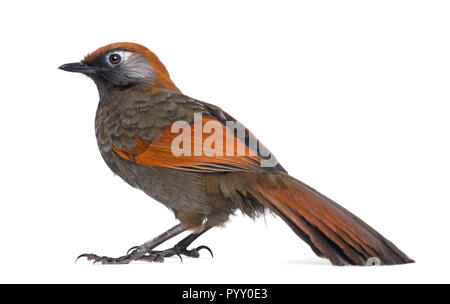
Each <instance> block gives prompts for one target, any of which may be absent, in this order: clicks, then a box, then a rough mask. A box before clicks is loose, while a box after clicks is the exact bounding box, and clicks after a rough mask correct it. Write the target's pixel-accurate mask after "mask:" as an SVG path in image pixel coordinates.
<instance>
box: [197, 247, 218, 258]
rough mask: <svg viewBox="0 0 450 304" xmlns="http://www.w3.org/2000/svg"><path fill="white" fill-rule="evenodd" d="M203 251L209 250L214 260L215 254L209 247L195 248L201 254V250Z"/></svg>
mask: <svg viewBox="0 0 450 304" xmlns="http://www.w3.org/2000/svg"><path fill="white" fill-rule="evenodd" d="M202 249H206V250H208V251H209V253H210V254H211V257H212V258H213V257H214V254H213V252H212V250H211V249H210V248H209V247H208V246H199V247H197V248H195V250H197V251H199V252H200V250H202Z"/></svg>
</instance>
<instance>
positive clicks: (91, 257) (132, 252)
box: [77, 245, 214, 264]
mask: <svg viewBox="0 0 450 304" xmlns="http://www.w3.org/2000/svg"><path fill="white" fill-rule="evenodd" d="M203 249H205V250H207V251H209V253H210V254H211V256H214V255H213V253H212V251H211V249H210V248H209V247H207V246H199V247H197V248H194V249H191V250H188V249H187V248H186V247H184V246H180V245H175V246H174V247H173V248H170V249H166V250H162V251H156V250H151V251H147V252H146V251H145V248H143V247H141V246H136V247H132V248H130V249H129V250H128V253H127V254H126V255H124V256H121V257H118V258H111V257H107V256H99V255H96V254H92V253H88V254H86V253H85V254H82V255H80V256H79V257H78V258H77V261H78V259H80V258H86V259H87V260H88V261H94V264H96V263H100V264H128V263H130V262H132V261H145V262H160V263H162V262H164V258H168V257H172V256H174V255H176V256H178V257H179V258H180V260H181V261H183V258H182V257H181V256H182V255H184V256H187V257H192V258H198V257H199V256H200V253H199V252H200V251H201V250H203Z"/></svg>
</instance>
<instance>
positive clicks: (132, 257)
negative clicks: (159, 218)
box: [77, 224, 195, 264]
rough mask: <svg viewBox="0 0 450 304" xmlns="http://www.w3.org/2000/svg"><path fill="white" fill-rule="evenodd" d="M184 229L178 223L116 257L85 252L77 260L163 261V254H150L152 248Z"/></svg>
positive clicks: (104, 261) (114, 262) (121, 262)
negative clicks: (125, 253) (129, 251)
mask: <svg viewBox="0 0 450 304" xmlns="http://www.w3.org/2000/svg"><path fill="white" fill-rule="evenodd" d="M185 230H186V229H185V228H183V227H182V226H181V224H178V225H176V226H174V227H173V228H171V229H169V230H167V231H166V232H164V233H163V234H161V235H159V236H157V237H155V238H153V239H151V240H150V241H148V242H146V243H144V244H142V245H141V246H138V247H135V249H134V250H133V251H132V252H131V253H129V254H127V255H124V256H121V257H118V258H110V257H106V256H98V255H96V254H91V253H89V254H86V253H85V254H82V255H80V256H79V257H78V258H77V260H78V259H79V258H83V257H84V258H87V259H88V261H94V263H102V264H128V263H130V262H131V261H148V262H162V261H164V256H160V255H159V254H152V249H153V248H155V247H156V246H158V245H160V244H162V243H164V242H165V241H167V240H169V239H171V238H173V237H174V236H177V235H178V234H180V233H182V232H183V231H185ZM194 240H195V238H194ZM175 254H176V253H175Z"/></svg>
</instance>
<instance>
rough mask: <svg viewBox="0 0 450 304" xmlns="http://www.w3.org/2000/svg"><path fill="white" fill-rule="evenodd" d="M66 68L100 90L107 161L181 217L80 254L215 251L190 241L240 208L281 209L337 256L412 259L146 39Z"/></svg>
mask: <svg viewBox="0 0 450 304" xmlns="http://www.w3.org/2000/svg"><path fill="white" fill-rule="evenodd" d="M59 69H61V70H64V71H69V72H76V73H81V74H84V75H86V76H88V77H89V78H90V79H92V80H93V82H94V83H95V85H96V87H97V89H98V93H99V103H98V107H97V112H96V115H95V134H96V138H97V144H98V148H99V150H100V153H101V156H102V158H103V160H104V161H105V162H106V164H107V166H108V167H109V168H110V169H111V170H112V171H113V172H114V173H115V174H116V175H118V176H119V177H121V178H122V179H123V180H124V181H125V182H126V183H128V184H129V185H130V186H132V187H134V188H137V189H140V190H142V191H143V192H145V193H146V194H147V195H148V196H150V197H151V198H153V199H154V200H156V201H158V202H160V203H162V204H163V205H165V206H166V207H167V208H168V209H169V210H171V211H172V212H173V214H174V216H175V217H176V219H177V220H178V222H179V223H178V224H177V225H175V226H174V227H172V228H170V229H169V230H167V231H165V232H164V233H162V234H160V235H158V236H156V237H154V238H152V239H151V240H149V241H147V242H145V243H143V244H142V245H139V246H134V247H132V248H130V250H128V252H127V253H126V254H124V255H123V256H119V257H109V256H102V255H97V254H93V253H89V254H87V253H85V254H82V255H80V256H79V257H78V258H87V259H88V260H90V261H93V262H94V263H102V264H128V263H130V262H133V261H147V262H163V261H164V259H165V258H168V257H173V256H178V257H180V258H181V259H182V256H185V257H193V258H196V257H199V256H200V251H202V250H206V251H209V252H210V254H211V256H212V255H213V253H212V250H211V249H210V248H209V247H208V246H204V245H203V246H198V247H196V248H192V249H189V248H190V246H191V244H192V243H193V242H194V241H195V240H196V239H197V238H198V237H200V236H201V235H202V234H204V233H205V232H207V231H209V230H210V229H211V228H213V227H219V226H224V225H225V224H226V223H227V222H228V221H229V219H230V216H231V215H234V214H235V213H236V212H238V211H241V212H242V213H243V214H244V215H247V216H249V217H250V218H253V219H255V218H258V217H263V216H265V215H266V214H275V215H276V216H278V217H280V218H281V219H282V220H283V221H284V222H285V223H286V224H287V225H288V226H289V227H290V228H291V229H292V230H293V232H294V233H295V234H296V235H297V236H298V237H299V238H300V239H301V240H303V241H304V242H305V243H306V244H308V245H309V246H310V247H311V249H312V251H313V252H314V253H315V254H316V255H317V256H318V257H321V258H325V259H328V260H329V261H330V262H331V264H332V265H336V266H344V265H361V266H366V265H397V264H406V263H413V262H414V261H413V260H412V259H410V258H409V257H408V256H407V255H406V254H404V253H403V252H402V251H401V250H400V249H398V248H397V247H396V246H395V245H394V244H393V243H392V242H390V241H389V240H387V239H386V238H385V237H384V236H382V235H381V234H380V233H378V232H377V231H376V230H375V229H373V228H372V227H371V226H369V225H368V224H366V223H365V222H364V221H363V220H361V219H360V218H358V217H357V216H355V215H354V214H352V213H351V212H350V211H348V210H346V209H345V208H344V207H342V206H341V205H339V204H337V203H336V202H334V201H333V200H331V199H330V198H328V197H326V196H325V195H323V194H321V193H319V192H318V191H317V190H315V189H313V188H311V187H310V186H308V185H306V184H305V183H303V182H301V181H299V180H297V179H296V178H294V177H293V176H291V175H289V174H288V172H287V171H286V170H285V169H284V167H283V166H281V164H280V163H279V162H278V160H277V159H276V158H275V156H274V155H273V154H272V153H271V152H270V151H269V150H268V149H267V148H266V147H265V146H264V145H263V144H262V143H261V142H260V141H259V140H258V139H257V138H256V137H255V136H254V135H253V133H251V132H250V131H249V130H248V129H247V128H246V127H244V125H242V124H241V123H240V122H239V121H237V120H236V119H234V118H233V117H232V116H230V115H229V114H228V113H226V112H225V111H224V110H222V109H221V108H220V107H218V106H215V105H213V104H209V103H206V102H202V101H199V100H196V99H194V98H191V97H189V96H186V95H184V94H183V93H182V92H181V90H180V89H179V88H178V87H177V86H176V85H175V83H174V82H173V81H172V79H171V77H170V75H169V73H168V71H167V69H166V67H165V66H164V64H163V63H162V62H161V61H160V59H159V58H158V57H157V55H156V54H155V53H153V52H152V51H150V50H149V49H148V48H147V47H145V46H143V45H140V44H137V43H131V42H117V43H111V44H108V45H106V46H103V47H100V48H98V49H97V50H95V51H94V52H91V53H89V54H88V55H86V56H85V57H84V59H82V60H81V61H79V62H75V63H68V64H64V65H61V66H60V67H59ZM273 127H274V128H277V127H278V126H275V125H274V126H273ZM278 128H279V130H278V132H280V133H282V132H283V133H284V132H286V130H284V129H282V128H281V127H278ZM182 232H190V234H189V235H188V236H186V237H185V238H184V239H182V240H181V241H179V242H178V243H177V244H176V245H174V246H173V247H171V248H168V249H165V250H156V249H155V248H156V247H157V246H159V245H161V244H163V243H164V242H166V241H167V240H169V239H171V238H173V237H175V236H177V235H179V234H181V233H182Z"/></svg>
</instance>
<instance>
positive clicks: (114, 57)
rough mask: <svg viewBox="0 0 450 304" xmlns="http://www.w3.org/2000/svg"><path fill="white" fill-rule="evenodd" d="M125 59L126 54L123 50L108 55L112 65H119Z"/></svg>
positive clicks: (109, 62) (108, 61)
mask: <svg viewBox="0 0 450 304" xmlns="http://www.w3.org/2000/svg"><path fill="white" fill-rule="evenodd" d="M124 61H125V54H124V53H123V52H114V53H110V54H108V55H107V56H106V62H107V63H108V64H109V65H110V66H118V65H120V64H122V63H123V62H124Z"/></svg>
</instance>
